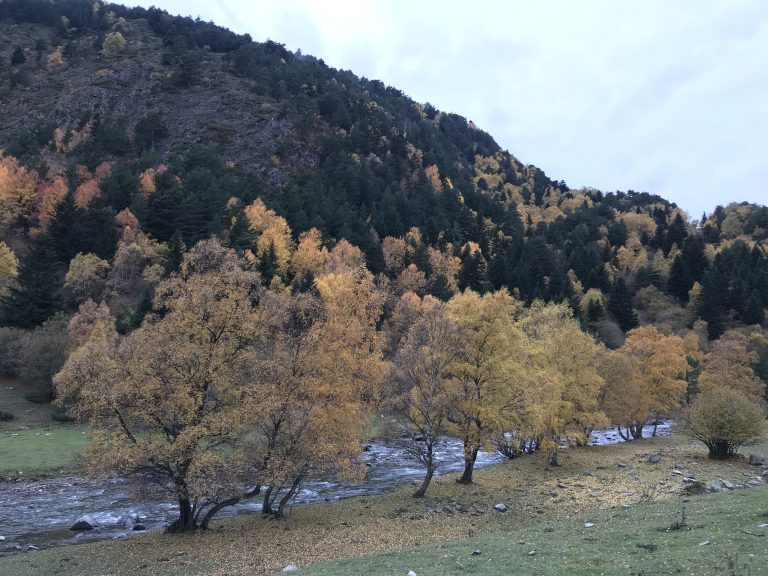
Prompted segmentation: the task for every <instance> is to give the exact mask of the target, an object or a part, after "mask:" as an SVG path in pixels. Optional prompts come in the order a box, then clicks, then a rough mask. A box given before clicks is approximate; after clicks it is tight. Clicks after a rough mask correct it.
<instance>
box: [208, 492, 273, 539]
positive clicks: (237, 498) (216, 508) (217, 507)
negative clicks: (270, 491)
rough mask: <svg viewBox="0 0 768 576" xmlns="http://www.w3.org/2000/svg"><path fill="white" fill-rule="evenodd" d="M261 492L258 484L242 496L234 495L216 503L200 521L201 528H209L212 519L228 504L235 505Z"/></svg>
mask: <svg viewBox="0 0 768 576" xmlns="http://www.w3.org/2000/svg"><path fill="white" fill-rule="evenodd" d="M259 492H261V486H256V487H255V488H254V489H253V490H249V491H248V492H246V493H245V494H243V495H242V496H234V497H232V498H228V499H226V500H223V501H221V502H218V503H217V504H214V506H213V507H212V508H211V509H210V510H208V512H206V513H205V516H203V521H202V522H200V529H201V530H208V524H209V523H210V521H211V519H212V518H213V517H214V516H215V515H216V514H217V513H218V512H219V510H221V509H223V508H227V507H228V506H234V505H235V504H237V503H238V502H241V501H243V500H247V499H249V498H253V497H254V496H257V495H258V494H259Z"/></svg>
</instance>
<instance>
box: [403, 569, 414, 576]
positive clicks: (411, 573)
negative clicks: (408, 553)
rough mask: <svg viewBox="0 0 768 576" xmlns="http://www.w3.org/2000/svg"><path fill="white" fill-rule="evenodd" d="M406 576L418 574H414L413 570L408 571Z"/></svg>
mask: <svg viewBox="0 0 768 576" xmlns="http://www.w3.org/2000/svg"><path fill="white" fill-rule="evenodd" d="M405 576H416V572H414V571H413V570H408V574H406V575H405Z"/></svg>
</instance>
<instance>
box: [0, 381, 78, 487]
mask: <svg viewBox="0 0 768 576" xmlns="http://www.w3.org/2000/svg"><path fill="white" fill-rule="evenodd" d="M20 386H21V385H20V384H19V383H18V382H16V381H13V380H0V410H4V411H6V412H11V413H13V414H14V415H15V418H14V419H13V420H11V421H10V422H0V479H2V478H11V477H13V478H18V477H23V478H29V477H39V476H47V475H51V474H54V475H55V474H59V473H60V472H61V471H64V472H70V471H72V470H75V469H76V468H77V464H78V459H79V456H80V455H81V454H82V453H83V451H84V450H85V448H86V446H87V445H88V442H89V441H90V438H89V436H88V434H87V431H86V428H85V427H83V426H76V425H73V424H62V423H59V422H55V421H54V420H52V419H51V411H52V408H51V405H50V404H35V403H33V402H28V401H27V400H25V399H24V398H23V394H22V393H20V389H19V387H20Z"/></svg>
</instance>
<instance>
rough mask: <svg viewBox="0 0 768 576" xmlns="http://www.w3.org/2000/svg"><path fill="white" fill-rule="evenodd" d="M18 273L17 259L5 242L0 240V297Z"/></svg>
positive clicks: (4, 293) (5, 292)
mask: <svg viewBox="0 0 768 576" xmlns="http://www.w3.org/2000/svg"><path fill="white" fill-rule="evenodd" d="M18 275H19V259H18V258H16V254H15V253H14V252H13V250H11V249H10V248H9V247H8V245H7V244H6V243H5V242H0V298H1V297H3V296H5V295H6V294H7V291H8V288H9V287H10V286H11V285H12V284H13V282H14V281H15V280H16V278H17V277H18Z"/></svg>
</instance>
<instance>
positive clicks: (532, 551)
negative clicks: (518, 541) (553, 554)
mask: <svg viewBox="0 0 768 576" xmlns="http://www.w3.org/2000/svg"><path fill="white" fill-rule="evenodd" d="M528 556H536V550H531V551H530V552H528Z"/></svg>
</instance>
